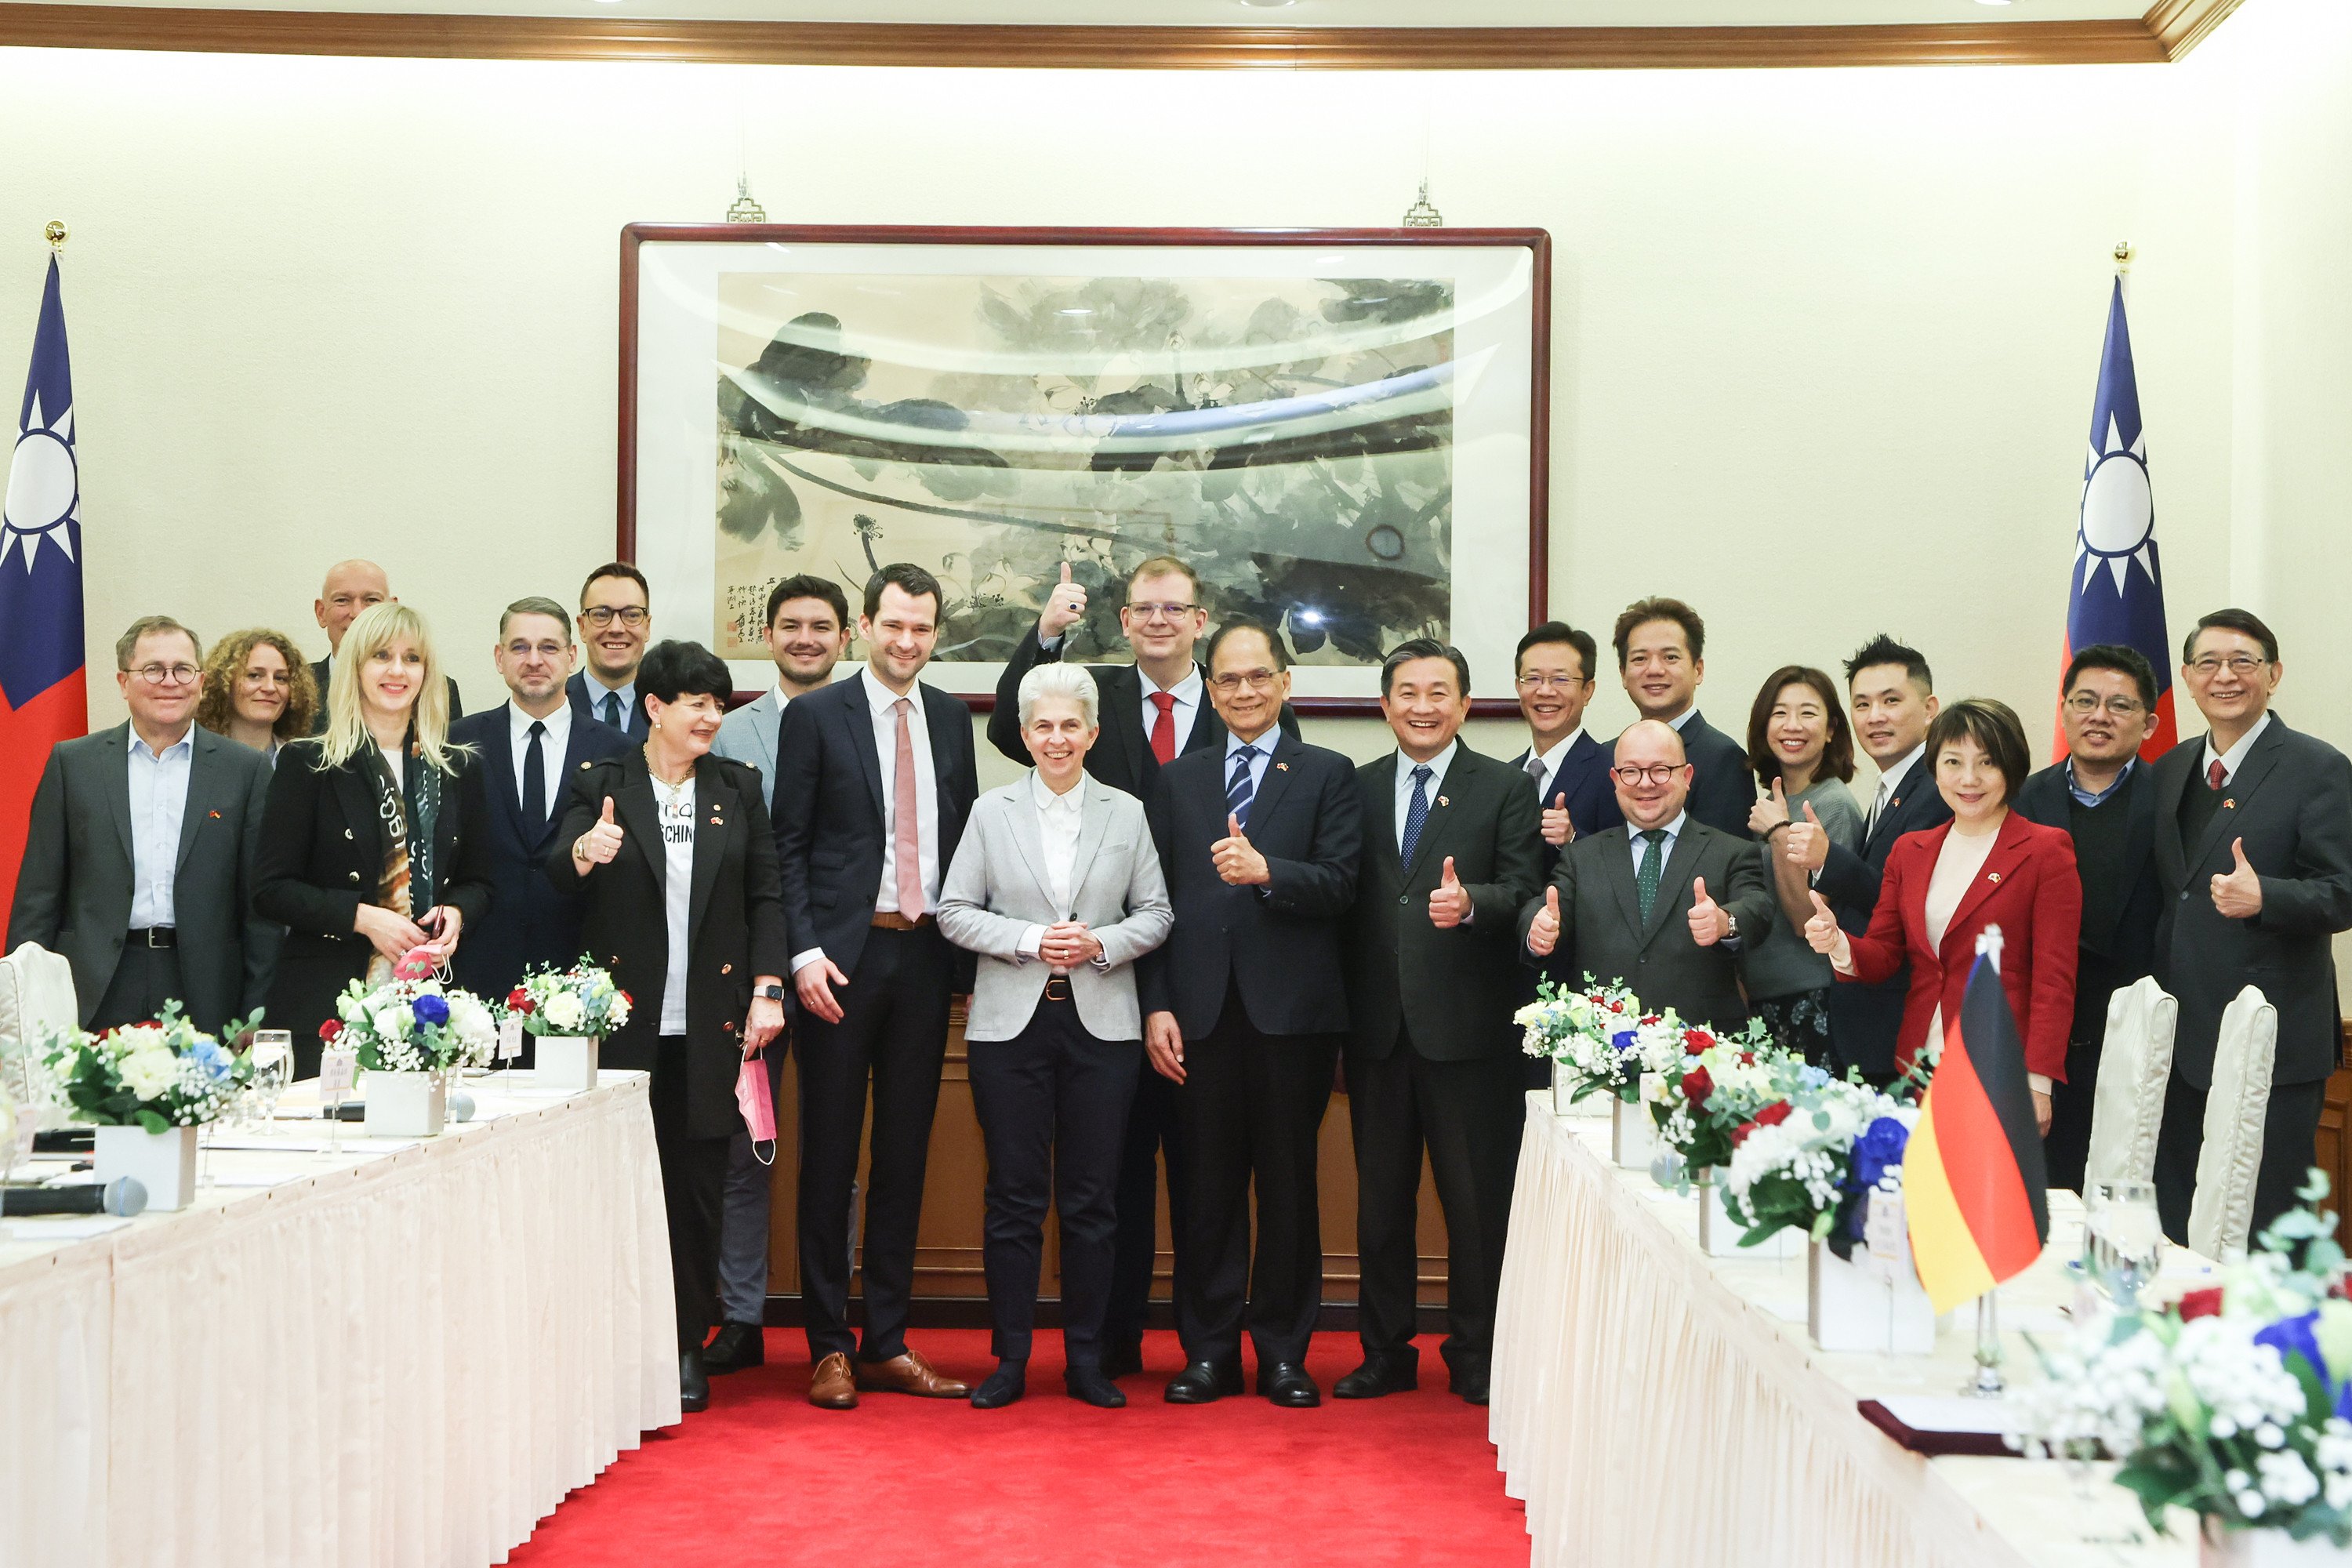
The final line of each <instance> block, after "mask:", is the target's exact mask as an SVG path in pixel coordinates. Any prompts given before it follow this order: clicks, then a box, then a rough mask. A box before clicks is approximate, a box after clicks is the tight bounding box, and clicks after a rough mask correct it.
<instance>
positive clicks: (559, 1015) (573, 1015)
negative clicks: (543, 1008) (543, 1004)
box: [547, 991, 588, 1033]
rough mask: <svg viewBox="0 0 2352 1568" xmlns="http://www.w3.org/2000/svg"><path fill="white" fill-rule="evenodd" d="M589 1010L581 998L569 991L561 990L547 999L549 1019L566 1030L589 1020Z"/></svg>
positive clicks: (575, 1027)
mask: <svg viewBox="0 0 2352 1568" xmlns="http://www.w3.org/2000/svg"><path fill="white" fill-rule="evenodd" d="M587 1017H588V1010H587V1009H586V1008H585V1007H583V1006H582V1005H580V998H579V997H578V996H577V995H575V994H572V992H569V991H559V992H557V993H556V994H554V995H552V996H551V997H549V998H548V999H547V1021H548V1022H549V1023H551V1024H552V1025H554V1026H556V1027H557V1028H559V1029H562V1030H564V1031H566V1032H567V1033H568V1032H570V1031H571V1030H573V1029H577V1028H578V1027H579V1026H581V1025H582V1024H583V1022H585V1021H586V1020H587Z"/></svg>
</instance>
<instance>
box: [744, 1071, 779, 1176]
mask: <svg viewBox="0 0 2352 1568" xmlns="http://www.w3.org/2000/svg"><path fill="white" fill-rule="evenodd" d="M735 1103H736V1105H737V1107H738V1108H740V1110H742V1112H743V1126H744V1129H745V1131H749V1132H750V1133H751V1154H752V1157H753V1158H754V1159H757V1160H758V1161H759V1162H760V1163H761V1164H762V1165H772V1164H774V1163H776V1107H775V1103H774V1101H772V1100H770V1099H769V1098H768V1063H767V1058H766V1056H765V1054H764V1053H762V1054H761V1055H760V1056H754V1057H746V1058H744V1059H743V1066H742V1069H741V1070H740V1071H739V1072H738V1073H736V1075H735ZM762 1143H765V1144H766V1145H767V1146H768V1152H766V1153H765V1154H761V1152H760V1145H761V1144H762Z"/></svg>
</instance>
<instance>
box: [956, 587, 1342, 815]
mask: <svg viewBox="0 0 2352 1568" xmlns="http://www.w3.org/2000/svg"><path fill="white" fill-rule="evenodd" d="M1068 646H1069V640H1068V638H1067V637H1065V638H1064V639H1063V640H1062V641H1061V642H1059V643H1057V644H1055V646H1054V647H1051V648H1041V647H1038V646H1037V624H1036V623H1035V622H1034V621H1032V622H1030V623H1029V629H1028V631H1026V632H1024V634H1022V637H1021V646H1020V647H1016V648H1014V649H1013V658H1011V659H1010V660H1009V661H1007V662H1006V664H1005V666H1004V674H1003V676H1002V677H1000V678H999V679H998V680H997V682H996V708H995V710H994V711H993V712H992V713H990V714H989V716H988V743H989V744H990V745H992V746H994V747H995V748H996V749H997V750H998V751H1000V752H1003V753H1004V754H1005V755H1006V756H1008V757H1010V758H1012V759H1013V761H1014V762H1016V763H1020V764H1021V765H1022V766H1024V767H1027V766H1028V765H1029V762H1030V758H1029V748H1028V747H1027V746H1025V745H1023V744H1022V743H1021V678H1022V677H1023V676H1024V675H1027V674H1028V673H1029V672H1030V671H1031V670H1032V669H1034V668H1036V667H1037V666H1039V665H1041V664H1058V663H1059V662H1061V658H1062V649H1063V648H1065V647H1068ZM1087 674H1089V675H1091V676H1093V677H1094V678H1095V689H1096V691H1097V695H1098V697H1099V699H1100V700H1099V703H1098V705H1097V710H1098V713H1099V716H1100V721H1101V724H1102V736H1101V738H1100V739H1099V740H1097V741H1096V742H1095V745H1094V750H1092V751H1090V752H1087V772H1088V773H1092V774H1093V775H1094V776H1095V777H1097V778H1098V779H1100V780H1102V782H1103V783H1105V784H1108V785H1110V787H1111V788H1113V789H1118V790H1125V791H1126V792H1127V793H1128V794H1129V795H1133V796H1135V797H1136V798H1137V799H1138V800H1141V799H1144V798H1145V797H1147V796H1148V795H1150V793H1151V781H1152V780H1153V779H1155V778H1157V777H1159V775H1160V759H1159V758H1158V757H1156V756H1154V755H1152V752H1151V737H1150V733H1149V732H1148V731H1146V730H1145V729H1144V727H1143V678H1142V677H1141V676H1140V675H1139V674H1137V673H1136V668H1135V666H1133V665H1131V664H1090V665H1088V666H1087ZM1206 680H1207V673H1206V672H1205V671H1203V672H1202V682H1203V686H1204V689H1203V690H1202V693H1201V708H1200V711H1199V712H1198V713H1196V714H1195V715H1194V716H1193V719H1192V733H1191V734H1189V735H1187V736H1185V737H1184V752H1216V753H1217V754H1218V755H1219V756H1223V755H1224V752H1225V721H1223V720H1222V719H1220V718H1218V717H1217V710H1215V709H1214V708H1213V707H1211V706H1210V704H1209V694H1208V692H1207V690H1206V689H1205V684H1206ZM1281 723H1282V732H1283V733H1284V734H1286V735H1289V736H1292V737H1294V738H1295V737H1296V736H1297V733H1298V715H1297V714H1296V713H1294V712H1292V711H1291V710H1290V704H1289V703H1287V702H1286V703H1284V704H1283V705H1282V720H1281ZM1179 754H1180V755H1181V754H1183V753H1179Z"/></svg>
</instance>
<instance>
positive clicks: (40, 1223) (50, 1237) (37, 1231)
mask: <svg viewBox="0 0 2352 1568" xmlns="http://www.w3.org/2000/svg"><path fill="white" fill-rule="evenodd" d="M130 1223H131V1222H130V1221H129V1220H127V1219H123V1218H121V1216H120V1215H57V1216H47V1217H43V1218H40V1219H12V1220H10V1221H8V1222H7V1223H6V1224H5V1225H0V1235H5V1237H7V1238H8V1239H9V1240H11V1241H32V1242H47V1241H88V1240H89V1238H90V1237H94V1236H104V1235H105V1234H106V1233H107V1232H108V1231H110V1230H121V1228H122V1227H123V1226H126V1225H129V1224H130Z"/></svg>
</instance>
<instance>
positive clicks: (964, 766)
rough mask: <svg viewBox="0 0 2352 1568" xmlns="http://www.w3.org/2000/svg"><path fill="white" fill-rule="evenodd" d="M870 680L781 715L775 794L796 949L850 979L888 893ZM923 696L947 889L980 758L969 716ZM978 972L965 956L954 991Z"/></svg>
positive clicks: (936, 692)
mask: <svg viewBox="0 0 2352 1568" xmlns="http://www.w3.org/2000/svg"><path fill="white" fill-rule="evenodd" d="M869 679H872V675H871V672H870V671H868V672H865V673H862V674H860V675H856V676H852V677H850V678H849V679H845V680H836V681H835V682H834V683H833V684H832V685H831V686H826V687H821V688H819V689H816V690H814V691H812V692H810V693H809V694H808V695H807V696H806V697H803V698H799V699H797V700H794V701H793V703H792V705H791V706H790V707H788V708H786V709H785V710H784V713H783V721H782V724H781V725H780V726H779V727H778V729H777V731H776V771H775V774H774V788H773V790H772V794H771V795H770V800H771V801H772V806H771V810H772V813H773V820H774V824H775V831H776V856H777V858H778V859H779V860H780V861H782V874H783V889H784V923H785V926H786V929H787V930H788V931H790V932H791V934H792V952H793V954H794V955H797V954H800V953H803V952H807V951H809V950H810V949H811V948H819V947H821V948H823V949H824V955H825V956H826V957H827V958H829V959H831V960H833V962H834V963H836V964H838V965H839V966H840V968H841V972H842V973H844V974H848V973H854V972H855V971H856V968H857V960H858V956H859V955H860V954H861V953H863V952H865V951H866V931H867V929H868V928H869V926H870V925H871V924H872V921H873V918H874V900H875V898H876V896H877V894H878V893H879V892H880V890H881V887H882V857H883V850H884V847H885V841H884V838H883V832H884V828H883V822H884V817H883V811H882V753H881V751H880V749H879V747H878V745H877V742H876V739H875V735H874V716H873V710H871V709H870V708H869V707H868V706H867V704H866V682H867V680H869ZM921 690H922V694H923V721H924V727H925V729H926V730H927V731H929V735H930V741H931V773H932V782H933V786H934V789H935V790H936V792H937V795H938V802H939V839H940V842H939V856H940V881H941V883H942V884H944V883H945V882H946V879H947V873H948V870H949V868H950V867H952V866H953V865H954V864H955V856H956V847H957V846H958V844H960V843H961V841H962V838H963V827H964V821H965V819H966V818H967V817H969V816H971V805H972V801H973V800H974V799H975V798H977V797H978V795H979V794H980V774H979V771H978V770H979V761H978V759H977V757H975V756H974V754H973V751H972V743H971V709H969V708H967V707H965V706H964V705H963V702H962V701H961V700H960V699H958V698H954V697H950V696H949V695H948V694H947V693H946V692H944V691H941V690H940V689H938V688H937V687H934V686H924V687H922V688H921ZM972 969H973V965H972V960H971V955H970V954H969V953H965V954H961V955H960V959H959V962H958V963H957V965H956V968H955V972H954V977H953V981H954V986H955V989H956V990H958V991H969V990H971V977H972Z"/></svg>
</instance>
